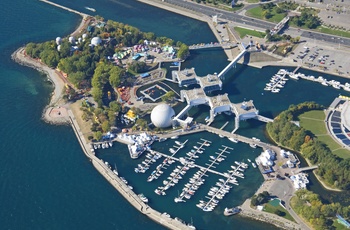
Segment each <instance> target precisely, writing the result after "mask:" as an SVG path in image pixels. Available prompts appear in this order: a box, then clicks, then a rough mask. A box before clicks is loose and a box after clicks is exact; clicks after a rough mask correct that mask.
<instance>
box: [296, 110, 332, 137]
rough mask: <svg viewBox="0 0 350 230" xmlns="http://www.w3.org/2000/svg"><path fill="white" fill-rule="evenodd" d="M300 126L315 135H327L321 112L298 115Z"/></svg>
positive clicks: (313, 111)
mask: <svg viewBox="0 0 350 230" xmlns="http://www.w3.org/2000/svg"><path fill="white" fill-rule="evenodd" d="M298 118H299V121H300V125H301V126H302V127H303V128H305V129H307V130H310V131H311V132H312V133H313V134H315V135H321V134H327V129H326V125H325V122H324V119H325V114H324V112H323V111H322V110H312V111H308V112H306V113H303V114H301V115H299V117H298Z"/></svg>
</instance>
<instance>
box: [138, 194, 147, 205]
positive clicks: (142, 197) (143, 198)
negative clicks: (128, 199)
mask: <svg viewBox="0 0 350 230" xmlns="http://www.w3.org/2000/svg"><path fill="white" fill-rule="evenodd" d="M138 197H139V198H140V199H141V200H142V201H143V202H145V203H147V202H148V198H147V197H145V195H143V193H141V194H139V195H138Z"/></svg>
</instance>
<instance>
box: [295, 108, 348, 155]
mask: <svg viewBox="0 0 350 230" xmlns="http://www.w3.org/2000/svg"><path fill="white" fill-rule="evenodd" d="M298 118H299V120H300V126H302V127H303V128H305V129H306V130H310V131H311V132H312V133H313V134H315V135H316V136H317V139H318V140H319V141H321V142H323V143H325V144H326V145H327V146H328V148H329V149H330V150H331V151H332V152H333V154H335V155H337V156H339V157H341V158H343V159H347V158H350V151H348V150H346V149H343V148H342V146H341V145H340V144H339V143H338V142H336V141H335V140H333V138H332V137H331V136H330V135H328V133H327V129H326V124H325V122H324V119H325V114H324V112H323V111H322V110H312V111H308V112H305V113H303V114H300V115H299V117H298Z"/></svg>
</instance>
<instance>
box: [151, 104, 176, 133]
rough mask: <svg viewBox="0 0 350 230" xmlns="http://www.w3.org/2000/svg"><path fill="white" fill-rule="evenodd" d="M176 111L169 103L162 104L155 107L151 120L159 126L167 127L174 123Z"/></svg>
mask: <svg viewBox="0 0 350 230" xmlns="http://www.w3.org/2000/svg"><path fill="white" fill-rule="evenodd" d="M174 116H175V111H174V110H173V108H171V107H170V106H169V105H167V104H160V105H157V106H156V107H154V109H153V110H152V112H151V121H152V123H153V124H154V125H155V126H156V127H158V128H167V127H169V126H171V125H172V118H173V117H174Z"/></svg>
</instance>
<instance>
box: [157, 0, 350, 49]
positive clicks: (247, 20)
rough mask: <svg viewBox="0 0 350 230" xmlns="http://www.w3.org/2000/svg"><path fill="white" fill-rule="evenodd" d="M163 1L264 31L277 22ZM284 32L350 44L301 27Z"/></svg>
mask: <svg viewBox="0 0 350 230" xmlns="http://www.w3.org/2000/svg"><path fill="white" fill-rule="evenodd" d="M164 2H167V3H170V4H172V5H176V6H179V7H182V8H186V9H188V10H192V11H195V12H199V13H202V14H204V15H207V16H213V15H220V18H221V19H223V20H228V21H232V22H234V23H238V24H243V25H247V26H252V27H257V28H261V30H264V31H265V30H266V29H272V28H273V27H274V26H275V25H276V24H277V23H271V22H267V21H263V20H260V19H254V18H251V17H247V16H243V15H239V14H237V13H234V12H228V11H224V10H220V9H216V8H213V7H209V6H206V5H203V4H197V3H193V2H191V1H179V0H164ZM285 33H286V34H291V35H295V34H300V35H301V37H303V38H307V39H311V40H312V41H323V42H328V43H331V44H335V45H338V44H341V45H345V46H350V39H349V38H345V37H339V36H334V35H328V34H322V33H318V32H313V31H308V30H301V29H297V28H292V27H289V28H288V30H287V31H285Z"/></svg>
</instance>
